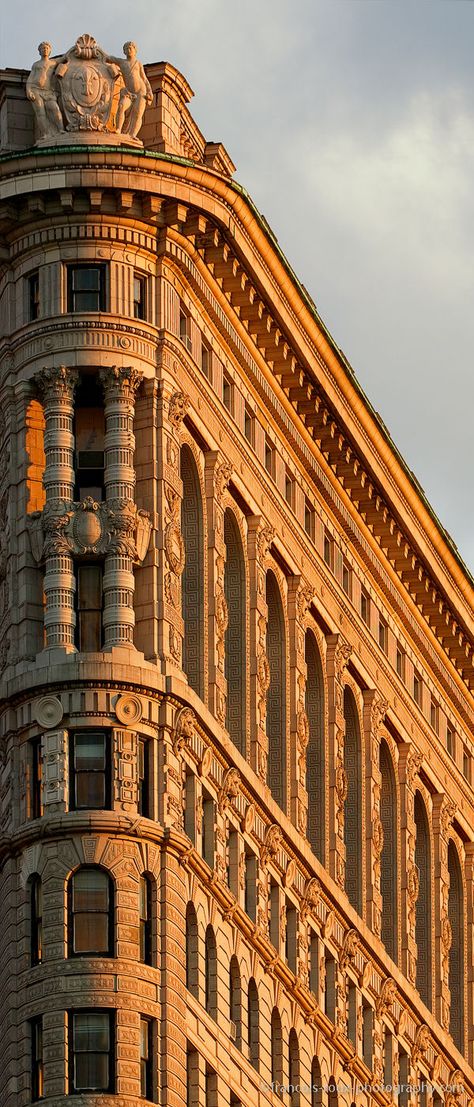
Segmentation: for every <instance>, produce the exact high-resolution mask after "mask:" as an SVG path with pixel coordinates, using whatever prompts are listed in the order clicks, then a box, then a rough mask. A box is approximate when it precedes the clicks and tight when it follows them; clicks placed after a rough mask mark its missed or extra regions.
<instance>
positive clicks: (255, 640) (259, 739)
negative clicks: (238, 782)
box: [248, 515, 273, 784]
mask: <svg viewBox="0 0 474 1107" xmlns="http://www.w3.org/2000/svg"><path fill="white" fill-rule="evenodd" d="M248 526H249V530H248V556H249V576H250V581H249V584H250V597H249V602H250V717H251V720H252V724H251V732H250V764H251V766H252V768H253V769H255V772H256V773H257V774H258V776H259V777H260V780H261V781H262V782H263V783H264V784H266V783H267V771H268V765H267V762H268V738H267V732H266V720H267V692H268V689H269V686H270V666H269V663H268V658H267V647H266V636H267V619H268V609H267V601H266V576H265V574H266V557H267V553H268V550H269V548H270V545H271V543H272V541H273V530H272V528H271V527H268V526H267V525H266V523H265V521H264V519H262V517H261V516H260V515H252V516H251V517H250V518H249V521H248Z"/></svg>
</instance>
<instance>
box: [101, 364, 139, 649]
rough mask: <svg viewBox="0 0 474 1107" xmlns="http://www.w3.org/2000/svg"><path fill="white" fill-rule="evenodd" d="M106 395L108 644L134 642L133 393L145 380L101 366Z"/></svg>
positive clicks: (133, 371)
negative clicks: (109, 534) (109, 535)
mask: <svg viewBox="0 0 474 1107" xmlns="http://www.w3.org/2000/svg"><path fill="white" fill-rule="evenodd" d="M100 379H101V381H102V386H103V389H104V400H105V499H106V503H107V508H108V512H109V526H110V532H111V540H110V543H109V546H108V550H107V555H106V558H105V572H104V648H105V649H111V648H112V646H126V647H128V648H133V628H134V625H135V613H134V609H133V593H134V587H135V581H134V575H133V563H134V560H135V557H136V545H135V528H136V507H135V503H134V498H133V497H134V489H135V471H134V468H133V453H134V449H135V438H134V435H133V417H134V412H135V393H136V391H137V389H138V387H139V385H140V382H141V380H142V374H141V373H140V372H138V371H137V370H136V369H132V368H125V369H119V368H118V367H117V366H112V367H111V368H107V369H102V370H101V372H100Z"/></svg>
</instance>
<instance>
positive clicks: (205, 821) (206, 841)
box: [202, 789, 216, 869]
mask: <svg viewBox="0 0 474 1107" xmlns="http://www.w3.org/2000/svg"><path fill="white" fill-rule="evenodd" d="M215 850H216V845H215V826H214V800H213V798H212V796H210V795H209V794H208V793H207V792H205V791H204V789H203V793H202V856H203V858H204V860H205V861H206V862H207V864H208V865H209V868H210V869H213V868H214V863H215Z"/></svg>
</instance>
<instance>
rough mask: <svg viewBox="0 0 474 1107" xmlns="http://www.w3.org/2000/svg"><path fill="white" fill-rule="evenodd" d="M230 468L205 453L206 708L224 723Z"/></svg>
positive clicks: (216, 454) (216, 455) (214, 454)
mask: <svg viewBox="0 0 474 1107" xmlns="http://www.w3.org/2000/svg"><path fill="white" fill-rule="evenodd" d="M230 475H231V468H230V465H229V464H228V463H227V462H226V461H225V459H224V458H223V457H222V455H221V454H220V453H219V452H218V451H212V452H208V453H207V454H206V469H205V480H206V499H207V520H208V571H209V613H208V628H209V630H208V641H209V709H210V711H212V712H213V714H214V715H215V716H216V719H218V721H219V722H220V723H221V724H222V726H225V721H226V701H227V681H226V678H225V632H226V630H227V624H228V618H229V616H228V611H227V602H226V598H225V593H224V572H225V562H226V546H225V542H224V495H225V490H226V488H227V485H228V483H229V480H230Z"/></svg>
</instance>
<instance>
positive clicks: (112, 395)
mask: <svg viewBox="0 0 474 1107" xmlns="http://www.w3.org/2000/svg"><path fill="white" fill-rule="evenodd" d="M99 378H100V382H101V384H102V388H103V390H104V395H105V399H106V401H107V400H111V399H123V400H130V401H132V402H133V401H134V399H135V394H136V392H137V391H138V389H139V387H140V385H141V382H142V380H143V373H142V372H141V370H140V369H135V368H134V367H133V366H131V365H128V366H125V367H122V366H118V365H108V366H106V367H105V368H104V369H101V370H100V372H99Z"/></svg>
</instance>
